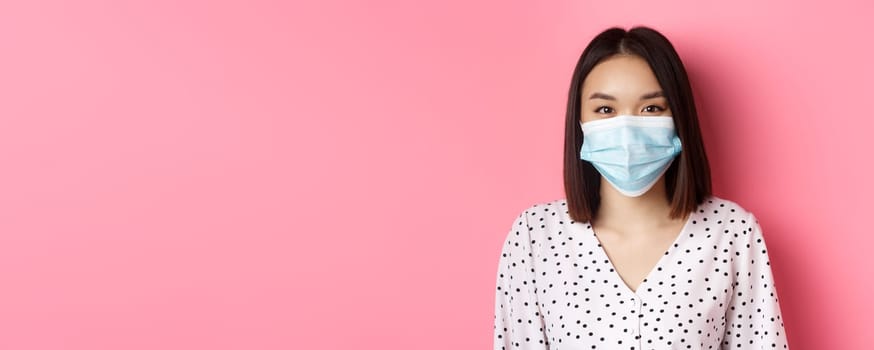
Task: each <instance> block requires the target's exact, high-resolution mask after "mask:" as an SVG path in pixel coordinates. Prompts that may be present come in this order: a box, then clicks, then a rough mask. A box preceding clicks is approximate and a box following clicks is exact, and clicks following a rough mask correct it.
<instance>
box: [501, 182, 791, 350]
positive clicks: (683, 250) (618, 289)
mask: <svg viewBox="0 0 874 350" xmlns="http://www.w3.org/2000/svg"><path fill="white" fill-rule="evenodd" d="M494 320H495V323H494V349H496V350H499V349H504V350H509V349H526V350H533V349H631V350H641V349H788V343H787V341H786V333H785V331H784V328H783V319H782V316H781V312H780V305H779V303H778V298H777V290H776V288H775V287H774V282H773V276H772V273H771V267H770V261H769V259H768V249H767V247H766V245H765V239H764V237H763V236H762V232H761V228H760V227H759V223H758V221H757V220H756V217H755V216H754V215H753V214H752V213H750V212H748V211H746V210H744V209H743V208H742V207H740V206H739V205H738V204H736V203H734V202H732V201H729V200H725V199H722V198H719V197H716V196H711V197H710V198H708V199H707V200H705V201H704V203H702V204H701V205H699V206H698V208H697V209H696V211H695V212H694V213H693V214H692V215H691V216H690V217H689V219H688V221H687V222H686V224H685V226H684V227H683V229H682V231H681V232H680V234H679V235H678V236H677V238H676V240H675V241H674V243H673V244H672V245H671V246H670V247H669V248H668V250H667V251H666V252H665V254H664V255H663V256H662V257H661V259H660V260H659V261H658V263H656V265H655V266H654V267H653V269H652V270H651V271H650V272H649V274H648V275H647V276H646V278H645V279H644V280H643V282H642V283H641V284H640V286H638V288H637V290H636V291H632V290H631V289H630V288H628V286H627V285H626V284H625V283H624V282H623V281H622V279H621V277H620V276H619V274H618V273H617V272H615V269H614V268H613V264H612V263H611V262H610V260H609V259H608V257H607V254H606V252H605V251H604V250H603V249H602V247H601V245H600V243H599V240H598V238H597V236H596V235H595V233H594V231H593V230H592V227H591V226H590V225H589V224H588V223H584V222H574V221H572V220H570V217H569V216H568V212H567V201H566V200H565V199H559V200H555V201H552V202H545V203H538V204H535V205H532V206H530V207H528V208H527V209H525V210H524V211H523V212H522V213H520V214H519V216H518V217H517V218H516V220H515V222H514V223H513V227H512V228H511V229H510V230H509V233H508V235H507V237H506V239H505V241H504V245H503V248H502V251H501V256H500V260H499V264H498V271H497V288H496V290H495V319H494Z"/></svg>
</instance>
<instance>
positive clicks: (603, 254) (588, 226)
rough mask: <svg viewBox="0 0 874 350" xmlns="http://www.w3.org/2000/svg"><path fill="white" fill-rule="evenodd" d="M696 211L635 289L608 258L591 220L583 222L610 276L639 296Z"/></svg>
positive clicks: (671, 250)
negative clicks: (606, 265) (607, 267)
mask: <svg viewBox="0 0 874 350" xmlns="http://www.w3.org/2000/svg"><path fill="white" fill-rule="evenodd" d="M697 212H698V208H695V210H694V211H692V212H691V213H689V217H688V218H686V222H685V223H683V227H682V228H680V232H678V233H677V236H676V237H674V239H673V241H672V242H671V244H670V245H668V248H667V250H666V251H665V252H663V253H662V254H661V256H659V259H658V261H656V263H655V265H653V266H652V267H651V268H650V270H649V272H647V274H646V275H644V276H643V280H641V282H640V283H638V284H637V288H635V289H631V286H629V285H628V283H626V282H625V280H624V279H623V278H622V276H621V275H620V274H619V270H618V269H617V268H616V265H614V264H613V260H612V259H610V256H609V255H607V251H606V250H605V249H604V247H603V245H602V244H601V240H600V239H599V238H598V235H597V234H595V228H594V227H593V226H592V223H591V222H586V223H585V224H586V232H587V234H588V235H589V237H590V238H591V239H592V240H593V241H594V243H595V245H596V247H595V248H594V249H596V250H597V251H598V254H599V255H600V256H601V258H602V259H604V260H605V261H606V262H607V264H609V265H610V270H611V272H610V275H611V276H612V278H613V279H614V280H616V282H617V283H618V284H619V285H622V287H623V288H624V289H625V291H626V292H628V293H630V294H631V295H634V296H640V294H639V293H638V292H639V291H640V290H641V288H642V287H644V285H645V284H647V283H648V282H649V281H651V280H652V279H653V277H654V276H653V275H654V274H655V273H656V272H657V271H658V269H659V268H661V267H663V265H664V264H665V263H666V262H667V260H669V259H670V258H671V257H672V256H673V255H674V254H673V252H674V251H675V250H676V249H675V248H677V247H679V246H680V243H682V241H683V239H684V237H685V236H686V231H687V230H688V228H689V225H690V224H691V222H692V220H693V217H694V216H695V215H696V213H697Z"/></svg>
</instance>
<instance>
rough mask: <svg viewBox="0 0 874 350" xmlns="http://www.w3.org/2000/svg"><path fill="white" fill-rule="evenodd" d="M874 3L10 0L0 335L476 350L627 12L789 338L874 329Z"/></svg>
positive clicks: (832, 343)
mask: <svg viewBox="0 0 874 350" xmlns="http://www.w3.org/2000/svg"><path fill="white" fill-rule="evenodd" d="M869 4H870V2H868V1H855V2H853V1H828V2H816V1H807V2H803V1H772V2H767V1H732V2H720V3H718V4H717V3H713V2H706V1H704V2H702V1H661V2H652V1H587V2H582V1H549V2H545V1H544V2H538V3H532V2H528V1H479V2H471V1H434V2H416V1H368V2H365V1H310V2H302V1H301V2H292V4H288V3H287V2H281V1H237V2H235V3H232V2H227V1H223V2H222V1H136V2H134V1H102V2H98V1H4V2H2V3H0V117H2V124H0V163H2V166H3V168H2V169H3V170H2V172H0V177H2V178H0V180H2V181H0V186H2V187H0V349H83V350H84V349H89V350H93V349H351V348H362V347H369V348H376V347H377V346H378V347H379V348H383V349H483V348H489V347H490V346H491V342H492V331H493V330H492V321H493V307H494V304H493V302H494V283H495V277H496V275H495V274H496V269H497V260H498V256H499V251H500V244H501V242H502V240H503V239H504V237H505V235H506V233H507V231H508V229H509V227H510V225H511V223H512V220H513V219H514V218H515V216H516V215H518V214H519V212H520V211H521V210H522V209H524V208H526V207H527V206H529V205H531V204H533V203H536V202H542V201H548V200H552V199H556V198H561V197H563V196H564V194H563V192H562V187H561V149H562V148H561V147H562V146H561V145H562V141H563V140H562V137H563V136H562V135H563V126H564V123H563V118H564V114H563V113H564V110H565V103H566V98H567V97H566V94H567V88H568V83H569V79H570V75H571V71H572V69H573V65H574V64H575V62H576V60H577V58H578V56H579V54H580V53H581V51H582V49H583V48H584V47H585V45H586V43H587V42H588V41H589V40H590V39H591V38H592V37H593V36H594V35H595V34H597V33H598V32H600V31H601V30H603V29H605V28H606V27H608V26H612V25H619V26H623V27H625V28H629V27H630V26H632V25H635V24H646V25H650V26H653V27H654V28H656V29H658V30H660V31H662V32H663V33H665V34H666V35H667V36H668V37H669V38H670V39H671V40H672V41H673V42H674V44H675V46H676V48H677V50H678V51H679V53H680V55H681V56H682V58H683V59H684V61H685V64H686V66H687V69H688V70H689V73H690V77H691V80H692V85H693V88H694V90H695V93H696V97H697V102H698V105H699V108H700V112H701V118H702V124H703V131H704V134H705V135H704V136H705V140H706V145H707V148H708V152H709V155H710V157H711V161H712V168H713V171H714V181H715V192H716V194H717V195H720V196H723V197H725V198H728V199H731V200H734V201H736V202H738V203H739V204H741V205H742V206H744V207H746V208H747V209H749V210H750V211H752V212H754V213H756V215H757V216H758V217H759V219H760V222H761V224H762V227H763V230H764V232H765V236H766V237H767V239H768V243H769V247H770V254H771V256H772V262H773V268H774V272H775V278H776V284H777V286H778V290H779V292H780V297H781V299H782V307H783V310H784V315H785V319H786V327H787V333H788V335H789V338H790V339H789V340H790V345H791V346H792V348H793V349H826V348H829V349H859V348H865V347H867V346H870V344H872V343H874V336H872V334H874V332H871V331H870V329H869V328H870V324H871V322H870V321H869V320H868V318H870V316H871V315H872V314H874V302H872V299H871V297H870V291H871V290H872V287H874V278H872V276H874V274H872V273H871V270H870V268H869V267H867V266H866V265H870V264H871V260H872V258H871V256H872V251H871V247H872V244H874V238H872V235H871V231H872V230H871V229H870V227H871V226H870V220H871V219H872V217H874V216H872V214H871V209H872V208H874V205H872V204H871V200H872V197H874V185H872V180H871V173H870V171H871V160H872V155H871V152H872V149H874V137H872V136H871V133H872V127H874V117H871V115H872V111H874V104H872V101H874V99H872V96H871V94H872V84H874V68H872V62H874V50H872V48H871V45H870V42H871V41H870V34H871V33H872V32H874V21H872V20H871V18H872V15H874V10H872V5H869Z"/></svg>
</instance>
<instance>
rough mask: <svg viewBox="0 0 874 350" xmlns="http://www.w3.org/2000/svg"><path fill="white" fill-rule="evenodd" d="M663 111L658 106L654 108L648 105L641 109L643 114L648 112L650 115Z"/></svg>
mask: <svg viewBox="0 0 874 350" xmlns="http://www.w3.org/2000/svg"><path fill="white" fill-rule="evenodd" d="M664 110H665V109H664V108H662V107H660V106H656V105H649V106H646V108H644V109H643V111H644V112H650V113H654V112H661V111H664Z"/></svg>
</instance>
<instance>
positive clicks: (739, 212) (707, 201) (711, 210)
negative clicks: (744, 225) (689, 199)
mask: <svg viewBox="0 0 874 350" xmlns="http://www.w3.org/2000/svg"><path fill="white" fill-rule="evenodd" d="M697 212H698V213H697V214H699V215H702V216H704V217H707V216H715V217H723V218H725V217H729V218H750V217H753V213H752V212H751V211H749V210H747V209H746V208H744V207H743V206H742V205H740V204H739V203H738V202H735V201H733V200H730V199H727V198H723V197H719V196H716V195H710V196H708V197H706V198H704V200H703V201H702V202H701V204H699V205H698V208H697Z"/></svg>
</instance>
